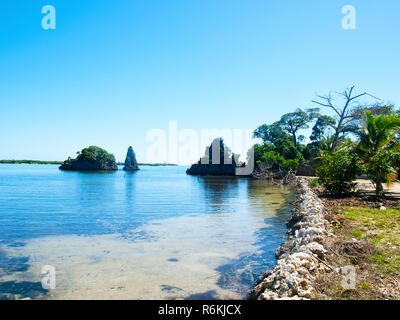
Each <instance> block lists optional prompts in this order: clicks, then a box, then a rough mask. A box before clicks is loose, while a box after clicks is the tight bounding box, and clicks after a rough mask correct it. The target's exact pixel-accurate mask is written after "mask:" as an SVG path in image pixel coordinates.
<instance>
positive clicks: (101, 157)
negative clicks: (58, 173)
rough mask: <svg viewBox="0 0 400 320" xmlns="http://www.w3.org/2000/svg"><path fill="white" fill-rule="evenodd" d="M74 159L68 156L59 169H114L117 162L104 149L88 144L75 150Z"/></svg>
mask: <svg viewBox="0 0 400 320" xmlns="http://www.w3.org/2000/svg"><path fill="white" fill-rule="evenodd" d="M77 155H78V156H77V157H76V159H71V158H70V157H69V158H68V159H67V160H65V161H64V162H63V164H62V165H61V166H60V170H64V171H116V170H118V166H117V163H116V162H115V157H114V155H113V154H111V153H108V152H107V151H106V150H104V149H102V148H99V147H96V146H90V147H88V148H84V149H82V151H78V152H77Z"/></svg>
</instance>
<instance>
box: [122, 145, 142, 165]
mask: <svg viewBox="0 0 400 320" xmlns="http://www.w3.org/2000/svg"><path fill="white" fill-rule="evenodd" d="M123 170H125V171H134V170H139V166H138V163H137V161H136V154H135V152H134V151H133V148H132V147H129V148H128V152H127V154H126V159H125V166H124V168H123Z"/></svg>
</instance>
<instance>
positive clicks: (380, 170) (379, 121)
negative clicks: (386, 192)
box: [357, 111, 400, 195]
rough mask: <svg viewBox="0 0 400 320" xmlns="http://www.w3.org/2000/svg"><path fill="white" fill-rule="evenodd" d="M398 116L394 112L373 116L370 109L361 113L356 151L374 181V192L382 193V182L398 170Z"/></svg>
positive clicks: (399, 122) (399, 119) (399, 145)
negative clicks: (361, 118)
mask: <svg viewBox="0 0 400 320" xmlns="http://www.w3.org/2000/svg"><path fill="white" fill-rule="evenodd" d="M399 129H400V117H399V116H397V115H395V114H382V115H377V116H373V115H372V113H371V112H370V111H367V112H365V113H364V115H363V121H362V125H361V127H360V129H359V131H358V133H357V134H358V137H359V144H358V153H359V154H360V156H361V159H362V160H363V162H364V165H365V169H366V173H367V174H368V176H369V178H370V179H371V180H372V181H373V182H374V183H375V186H376V193H377V194H378V195H381V194H383V186H382V183H384V182H388V180H389V179H390V178H389V177H390V176H391V174H392V173H393V172H394V171H395V170H396V171H397V170H399V158H400V156H399V149H400V144H399V141H398V138H396V135H397V133H398V132H399Z"/></svg>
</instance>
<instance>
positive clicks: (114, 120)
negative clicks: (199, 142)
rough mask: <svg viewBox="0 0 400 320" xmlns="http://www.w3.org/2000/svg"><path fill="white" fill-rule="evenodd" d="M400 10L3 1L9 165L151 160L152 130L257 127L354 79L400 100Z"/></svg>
mask: <svg viewBox="0 0 400 320" xmlns="http://www.w3.org/2000/svg"><path fill="white" fill-rule="evenodd" d="M47 4H50V5H53V6H54V7H55V9H56V22H57V28H56V30H43V29H42V27H41V20H42V18H43V16H44V15H43V14H42V13H41V9H42V7H43V6H44V5H47ZM347 4H351V5H353V6H354V7H355V8H356V13H357V28H356V30H344V29H342V27H341V20H342V17H343V15H342V13H341V9H342V7H343V6H344V5H347ZM399 16H400V2H399V1H397V0H390V1H389V0H387V1H375V0H374V1H355V0H348V1H336V0H330V1H320V0H308V1H300V0H290V1H283V0H251V1H248V0H157V1H156V0H146V1H142V0H138V1H134V0H127V1H100V0H96V1H76V0H68V1H67V0H63V1H60V0H47V1H37V0H31V1H20V0H13V1H11V0H2V1H1V3H0V159H40V160H64V159H65V158H67V157H68V156H69V155H74V154H75V152H76V151H77V150H80V149H82V148H83V147H85V146H88V145H99V146H101V147H104V148H105V149H107V150H108V151H110V152H113V153H114V154H115V155H116V157H117V160H123V159H124V157H125V154H126V150H127V147H128V146H129V145H133V147H134V149H135V151H136V153H137V157H138V159H139V161H145V160H151V159H144V158H145V153H146V150H147V148H148V146H149V144H151V142H149V141H146V134H147V132H148V131H149V130H150V129H154V128H160V129H165V130H166V129H167V128H168V123H169V121H171V120H177V121H178V128H179V129H184V128H190V129H193V130H200V129H208V128H209V129H212V128H216V129H224V128H232V129H234V128H239V129H254V128H256V127H257V126H259V125H261V124H263V123H272V122H274V121H276V120H278V119H279V117H280V116H281V115H282V114H283V113H285V112H290V111H292V110H294V109H296V108H298V107H301V108H307V107H311V106H312V104H311V100H312V99H314V98H315V94H317V93H319V94H326V93H328V92H329V91H331V90H333V91H343V90H344V89H345V88H346V87H349V86H351V85H356V88H357V89H358V91H368V92H369V93H371V94H374V95H376V96H379V97H381V98H383V99H385V100H386V101H390V102H393V103H396V104H398V103H399V102H400V90H399V87H400V86H399V84H400V83H399V82H400V81H399V74H400V72H399V71H400V59H399V51H400V50H399V49H400V41H399V33H400V19H399ZM166 160H167V161H168V159H166Z"/></svg>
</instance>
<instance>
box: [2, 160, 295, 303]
mask: <svg viewBox="0 0 400 320" xmlns="http://www.w3.org/2000/svg"><path fill="white" fill-rule="evenodd" d="M185 170H186V168H185V167H144V166H143V167H142V168H141V170H140V171H138V172H134V173H126V172H123V171H122V170H120V171H118V172H113V173H78V172H62V171H59V170H58V167H57V166H55V165H7V164H0V294H16V295H17V297H18V298H24V297H30V298H38V299H39V298H44V299H46V298H50V299H113V298H115V299H198V298H200V299H201V298H207V299H214V298H215V299H227V298H231V299H240V298H244V297H245V295H246V293H247V290H248V289H249V288H250V287H251V284H252V282H253V281H254V280H255V279H256V278H257V277H258V276H259V275H261V274H262V273H263V272H264V271H265V270H266V269H267V268H270V267H272V266H273V264H274V263H275V258H274V250H275V248H276V247H277V246H278V245H279V244H280V243H281V242H283V241H284V240H285V239H286V226H285V221H286V220H287V219H288V215H289V210H288V201H290V200H291V198H292V194H291V191H290V190H289V189H287V188H281V187H276V186H271V185H269V184H268V183H266V182H261V181H254V180H250V179H243V178H242V179H236V178H211V177H210V178H198V177H191V176H188V175H186V174H185ZM44 265H52V266H54V267H55V268H56V285H57V286H56V289H53V290H44V289H43V288H42V286H41V279H42V278H43V275H41V270H42V267H43V266H44Z"/></svg>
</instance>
